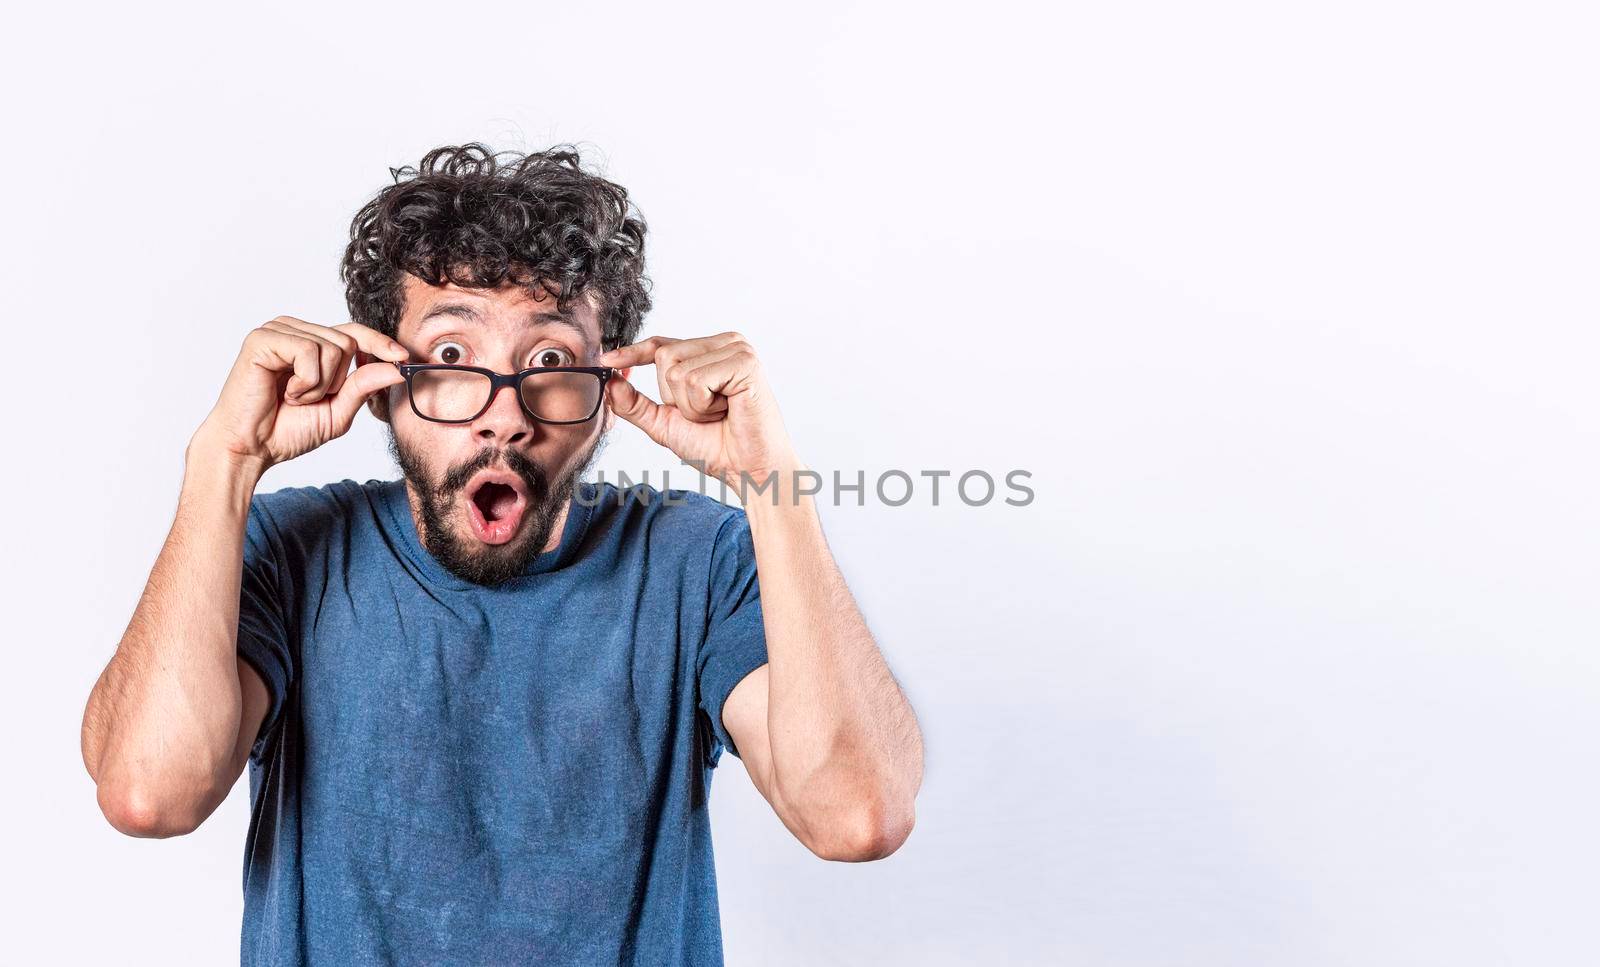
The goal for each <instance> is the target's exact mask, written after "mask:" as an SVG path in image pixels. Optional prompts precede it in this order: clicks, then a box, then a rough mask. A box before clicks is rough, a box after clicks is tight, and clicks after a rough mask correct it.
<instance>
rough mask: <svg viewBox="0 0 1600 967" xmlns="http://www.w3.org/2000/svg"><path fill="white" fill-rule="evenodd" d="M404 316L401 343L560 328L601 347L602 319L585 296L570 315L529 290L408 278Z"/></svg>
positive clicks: (509, 286)
mask: <svg viewBox="0 0 1600 967" xmlns="http://www.w3.org/2000/svg"><path fill="white" fill-rule="evenodd" d="M402 286H403V291H404V294H405V302H404V305H405V311H404V312H403V313H402V314H401V317H400V323H399V325H398V326H397V327H396V328H397V330H398V332H397V335H398V336H399V337H400V338H401V339H405V338H408V337H413V336H417V335H421V334H423V333H426V332H431V331H433V330H435V329H440V328H451V329H461V328H464V327H478V328H482V329H485V330H489V331H498V332H501V333H503V334H504V335H506V336H508V337H510V338H516V337H517V336H519V335H521V334H523V333H524V332H528V331H532V330H533V329H535V328H539V329H549V328H552V327H554V328H560V329H565V330H568V331H570V332H571V333H572V334H574V335H577V336H579V337H581V338H582V339H583V340H584V341H585V342H587V343H589V344H590V345H599V343H600V321H599V313H598V312H597V311H596V310H595V307H594V300H593V299H592V297H591V294H590V293H584V296H583V297H582V298H581V299H578V300H577V301H576V302H575V303H574V304H573V305H572V306H570V307H569V308H568V310H567V312H566V313H565V314H563V313H562V312H561V310H560V309H559V308H558V307H557V306H556V300H555V298H554V297H553V296H550V295H547V294H545V293H542V292H541V293H540V294H539V297H538V298H535V296H534V295H533V294H532V293H530V292H529V291H528V290H527V289H526V288H524V287H522V286H516V285H503V286H500V287H499V288H497V289H488V288H470V287H464V286H458V285H456V284H455V283H453V282H446V283H445V284H444V285H430V284H428V283H427V282H424V281H422V280H421V279H419V278H417V277H416V276H414V275H409V274H407V275H406V276H405V277H404V280H403V282H402Z"/></svg>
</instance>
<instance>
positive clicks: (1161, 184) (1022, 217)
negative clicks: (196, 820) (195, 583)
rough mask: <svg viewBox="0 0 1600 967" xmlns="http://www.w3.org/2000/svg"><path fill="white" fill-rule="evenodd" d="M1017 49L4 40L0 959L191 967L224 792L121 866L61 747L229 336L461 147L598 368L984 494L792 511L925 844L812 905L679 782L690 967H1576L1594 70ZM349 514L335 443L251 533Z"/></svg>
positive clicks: (130, 21) (903, 14) (332, 36)
mask: <svg viewBox="0 0 1600 967" xmlns="http://www.w3.org/2000/svg"><path fill="white" fill-rule="evenodd" d="M1044 6H1045V5H1038V6H1027V7H1024V6H1021V5H1008V4H998V3H990V4H983V5H979V6H975V7H967V8H964V9H959V10H958V9H954V8H951V9H939V8H936V7H931V6H928V5H922V4H919V5H905V6H900V7H889V6H867V5H862V6H851V5H822V6H818V5H814V4H813V5H807V6H805V7H803V8H802V7H800V6H794V7H792V8H791V9H789V10H787V11H784V12H778V11H768V12H760V11H757V10H755V9H753V8H752V7H751V6H750V5H743V4H727V5H719V6H713V7H697V8H694V9H688V8H684V7H682V6H679V5H668V4H638V5H619V4H610V5H607V6H606V8H605V13H604V15H603V16H600V15H598V14H592V13H588V12H579V11H578V5H560V6H554V5H543V6H541V5H536V4H465V5H456V6H450V5H442V4H426V5H415V6H406V5H388V6H369V7H366V8H362V9H357V8H353V7H352V8H345V7H343V6H341V5H335V4H319V5H315V6H314V7H311V8H308V9H299V10H296V9H293V8H291V7H286V6H284V5H272V6H271V7H270V8H267V7H259V8H252V9H251V11H250V12H246V11H245V10H244V9H241V8H236V7H232V6H227V7H224V6H218V5H207V6H203V7H202V6H195V7H192V8H189V9H186V10H183V11H171V12H166V13H161V12H155V11H152V10H149V9H147V8H144V7H142V6H141V5H122V6H120V7H118V8H114V9H113V8H109V7H108V8H106V9H95V10H89V9H76V10H69V9H65V8H56V9H55V10H54V12H51V13H41V12H39V11H37V10H36V11H34V12H32V13H20V14H19V13H15V12H14V13H13V14H12V15H11V18H12V19H10V20H9V22H8V25H7V29H6V38H5V40H4V41H3V44H4V56H3V57H0V75H3V77H0V80H3V89H4V90H5V95H4V96H5V99H6V116H7V119H8V120H7V124H6V128H5V130H4V133H3V135H0V137H4V139H5V140H6V141H7V142H8V143H7V144H6V145H5V147H6V150H5V151H4V152H3V161H0V165H3V171H0V176H3V178H0V186H3V187H4V225H5V230H4V232H3V233H0V246H3V247H4V249H3V252H0V265H4V266H5V271H6V273H7V275H6V278H5V281H4V293H5V311H4V320H5V332H6V337H7V344H8V347H9V353H8V357H7V359H8V362H7V371H6V378H5V379H4V380H3V381H0V386H3V387H4V404H5V408H6V410H5V412H6V420H5V426H6V428H7V438H8V446H7V447H6V472H5V474H4V478H3V486H4V488H5V489H4V493H3V495H0V496H3V499H4V506H5V508H6V511H7V513H6V520H5V538H6V539H5V546H6V548H7V553H6V554H5V555H4V558H3V562H0V566H3V567H4V569H5V574H4V578H5V580H4V593H5V596H6V598H5V601H4V607H5V614H6V634H5V637H6V640H7V647H6V656H7V658H8V663H7V668H6V678H7V687H6V689H5V693H6V697H5V700H4V701H3V702H0V715H3V722H0V725H3V733H0V734H3V735H4V736H5V740H6V741H5V742H4V746H3V749H4V751H3V755H4V756H5V762H4V775H5V776H6V777H7V781H6V785H5V795H4V797H3V798H0V803H3V805H0V810H3V813H0V821H3V828H4V831H5V839H6V843H7V845H6V848H5V858H4V862H3V864H0V877H3V878H4V879H3V881H0V883H3V887H0V889H3V891H4V895H3V896H0V906H3V908H4V909H5V910H6V911H7V917H6V919H7V921H8V922H9V923H10V924H11V926H10V927H9V928H8V929H7V931H6V941H5V946H6V950H7V953H6V955H5V959H6V960H8V961H12V962H16V963H45V962H51V963H68V962H70V963H97V962H117V963H136V964H162V965H166V964H223V963H229V962H232V961H233V960H234V959H235V958H236V957H237V955H238V940H239V936H238V935H239V925H240V914H241V902H242V901H241V893H240V885H241V869H242V858H243V843H244V834H245V827H246V824H247V820H248V814H247V803H246V796H247V789H246V784H245V783H244V782H243V781H241V783H240V785H239V786H238V787H237V788H236V789H235V791H234V794H233V796H232V798H230V799H229V800H228V801H227V802H226V803H225V804H224V805H223V807H222V808H221V809H219V810H218V812H217V813H216V814H215V815H213V816H212V817H211V818H210V819H209V820H208V821H207V822H206V823H205V825H204V826H203V827H202V828H201V829H200V830H199V831H198V832H196V833H195V834H193V835H191V836H187V837H182V838H178V839H172V840H165V841H139V840H133V839H128V838H125V837H122V836H120V835H119V834H117V833H116V832H115V831H114V830H112V829H111V827H110V826H109V825H107V824H106V822H105V821H104V819H103V818H102V817H101V816H100V814H99V812H98V810H97V809H96V806H95V799H94V790H93V786H92V784H91V782H90V780H89V779H88V777H87V774H86V773H85V772H84V769H83V766H82V763H81V761H80V759H79V753H78V728H79V722H80V716H81V714H82V710H83V704H84V701H85V699H86V698H87V695H88V691H89V688H90V686H91V685H92V683H93V681H94V679H95V676H96V675H97V674H98V673H99V671H100V669H101V667H102V666H103V665H104V663H105V661H106V660H107V659H108V658H109V656H110V654H111V652H112V650H113V649H114V647H115V645H116V643H117V641H118V639H119V638H120V637H121V634H122V631H123V629H124V627H125V625H126V622H127V620H128V617H129V616H130V615H131V613H132V611H133V608H134V605H135V603H136V602H137V599H138V596H139V593H140V591H141V589H142V587H143V584H144V581H145V578H146V576H147V575H148V572H149V568H150V565H151V564H152V562H153V561H154V559H155V555H156V553H157V551H158V550H159V548H160V545H161V542H162V540H163V539H164V537H165V535H166V532H167V528H168V526H169V525H170V523H171V514H172V511H173V508H174V505H175V501H176V497H177V488H178V484H179V481H180V475H181V470H182V456H183V446H184V444H185V443H186V441H187V440H188V437H189V434H190V433H191V432H192V431H193V429H194V427H195V426H196V425H197V424H198V423H199V421H200V420H201V418H202V417H203V416H204V415H205V414H206V412H207V411H208V410H209V408H210V406H211V404H212V403H213V402H214V400H215V398H216V393H217V390H218V389H219V387H220V386H221V382H222V379H223V377H224V376H225V374H226V372H227V370H228V367H229V365H230V364H231V362H232V360H233V358H234V356H235V354H236V353H237V351H238V348H239V344H240V342H241V340H242V339H243V337H244V335H245V333H246V332H247V331H248V330H249V329H250V328H252V327H254V326H256V325H259V324H260V323H261V322H263V321H265V320H267V319H268V318H271V317H272V316H274V315H277V314H280V313H286V314H291V315H296V316H300V317H302V318H306V319H310V320H313V321H319V322H325V323H335V322H342V321H344V320H345V319H346V316H345V314H344V303H343V293H342V289H341V288H340V285H339V282H338V279H337V265H338V260H339V256H340V253H341V250H342V246H343V244H344V240H345V233H346V229H347V225H348V221H349V218H350V216H351V215H352V214H353V213H354V212H355V210H356V209H357V208H358V207H359V206H360V204H361V203H362V202H363V201H364V200H365V199H366V198H367V197H368V196H369V195H370V194H371V193H372V192H373V191H375V190H377V189H378V188H379V187H381V186H382V185H383V184H384V183H386V182H387V181H388V172H387V169H388V167H389V166H391V165H400V164H405V163H410V162H415V161H416V160H417V159H419V158H420V157H421V155H422V153H423V152H424V151H425V150H426V149H428V148H430V147H433V146H435V145H438V144H446V143H459V142H462V141H468V140H476V139H481V140H485V141H488V142H489V143H491V144H492V145H494V146H495V147H498V148H517V149H529V148H534V149H537V148H541V147H545V146H547V145H548V144H550V143H553V142H557V141H574V142H578V143H579V144H580V146H583V147H584V148H585V153H586V155H588V156H589V157H591V158H592V159H593V161H594V163H595V164H596V165H597V166H601V167H603V169H604V171H605V172H606V173H607V174H608V175H609V176H610V177H612V178H613V179H615V180H617V181H620V182H621V183H623V184H625V185H626V186H627V187H628V188H629V189H630V190H631V191H632V193H633V195H634V197H635V199H636V200H637V201H638V203H639V205H640V207H641V208H642V210H643V212H644V214H645V216H646V218H647V219H648V221H649V224H650V228H651V235H650V240H649V243H648V253H649V262H650V272H651V275H652V277H653V278H654V280H655V283H656V287H655V295H656V299H657V307H656V310H655V311H654V313H652V315H651V316H650V317H649V318H648V320H647V328H646V332H647V333H667V334H673V335H680V336H686V335H701V334H707V333H712V332H718V331H722V330H725V329H730V328H737V329H739V330H741V331H743V332H744V333H746V334H747V335H749V336H750V337H751V338H752V340H753V341H754V342H755V344H756V346H757V348H758V350H759V351H760V352H761V353H762V355H763V358H764V359H765V362H766V365H767V367H768V370H769V373H770V375H771V378H772V380H773V381H774V383H775V386H776V388H777V391H778V394H779V399H780V400H781V403H782V406H783V410H784V413H785V416H786V418H787V420H788V422H789V425H790V428H791V431H792V433H793V434H794V436H795V438H796V439H797V440H798V442H799V444H800V446H801V448H802V453H803V455H804V456H805V458H806V459H807V460H808V461H809V462H810V463H811V464H812V465H814V466H816V467H818V468H820V469H824V470H833V469H840V470H843V471H846V472H849V473H853V472H854V471H855V470H858V469H861V470H865V471H867V472H868V473H869V474H871V475H875V474H877V473H879V472H882V471H884V470H887V469H893V468H903V469H908V470H911V471H913V472H915V471H917V470H921V469H950V470H954V471H957V472H961V471H964V470H969V469H982V470H986V471H989V472H991V473H995V474H997V475H999V474H1003V473H1004V472H1006V471H1008V470H1011V469H1016V468H1022V469H1027V470H1029V471H1031V472H1032V474H1033V478H1032V485H1033V487H1034V489H1035V492H1036V499H1035V501H1034V502H1033V503H1032V504H1031V505H1030V506H1028V507H1025V508H1017V507H1008V506H1005V505H1004V504H1000V503H998V502H996V503H994V504H991V505H989V506H986V507H981V508H974V507H967V506H964V505H962V504H960V503H959V502H958V501H952V500H950V499H949V498H948V494H946V495H945V496H944V499H942V500H941V502H940V505H939V506H937V507H935V506H932V504H931V500H930V499H929V495H928V494H927V492H926V491H920V492H919V493H918V494H917V496H916V498H915V499H913V501H912V502H911V503H909V504H907V505H906V506H904V507H900V508H887V507H883V506H881V505H880V506H871V505H869V506H868V507H864V508H856V507H853V506H851V507H843V508H837V509H834V508H829V509H828V510H827V511H826V517H825V522H826V526H827V528H828V533H829V536H830V539H831V540H832V542H833V546H834V548H835V550H836V553H837V554H838V556H839V558H840V561H841V564H842V566H843V568H844V570H845V572H846V575H847V576H848V578H849V579H850V582H851V585H852V587H853V588H854V589H855V592H856V594H857V596H858V597H859V599H860V601H861V603H862V606H863V608H864V610H865V612H866V614H867V616H868V619H869V622H870V623H871V625H872V627H873V629H874V631H875V632H876V634H877V636H878V638H879V640H880V642H881V644H882V647H883V650H884V652H885V653H886V655H887V656H888V658H889V660H890V662H891V665H892V667H893V668H894V669H895V671H896V673H897V674H898V675H899V677H900V679H901V681H902V682H903V684H904V686H905V688H906V689H907V691H908V693H909V694H910V696H911V698H912V701H913V703H914V704H915V706H916V709H917V711H918V713H919V715H920V717H921V721H922V725H923V728H924V730H925V734H926V739H927V776H926V782H925V785H924V787H923V792H922V795H921V797H920V799H919V801H918V823H917V827H916V831H915V832H914V833H913V835H912V837H911V839H910V840H909V842H908V843H907V845H906V846H905V847H904V848H903V849H902V850H901V851H900V852H899V853H898V854H896V855H895V856H893V857H891V858H890V859H888V860H886V861H883V862H879V863H873V864H867V865H848V864H827V863H824V862H822V861H820V860H818V859H816V858H814V857H813V856H811V855H810V854H809V853H808V852H806V851H805V849H804V848H803V847H802V846H801V845H800V844H799V843H798V842H796V841H795V840H794V839H793V838H792V837H790V836H789V834H788V833H786V832H785V831H784V829H783V828H782V826H781V825H780V824H779V823H778V821H777V820H776V818H775V817H774V816H773V815H772V814H771V812H770V810H769V809H768V808H767V807H766V805H765V803H764V802H763V801H762V800H761V799H760V797H759V796H758V795H757V794H756V793H755V792H754V790H753V787H751V785H750V784H749V782H748V780H747V778H746V777H745V776H744V775H743V772H742V767H741V766H740V765H739V763H738V761H737V760H736V759H733V758H731V757H728V758H725V759H724V760H723V762H724V763H725V764H726V766H727V767H726V768H721V769H719V770H718V771H717V773H716V778H715V782H714V783H713V787H714V796H713V800H712V811H713V817H714V821H713V825H714V828H715V830H716V853H717V860H718V873H719V877H720V886H721V892H722V918H723V930H724V936H725V942H726V947H727V954H728V961H729V963H731V964H764V965H788V964H797V965H798V964H823V963H826V964H919V965H922V964H964V963H983V964H999V963H1009V964H1032V963H1040V964H1043V963H1074V964H1092V965H1147V964H1183V965H1190V964H1205V965H1212V964H1216V965H1236V964H1268V965H1284V964H1293V965H1323V964H1329V965H1332V964H1360V965H1380V964H1395V965H1414V964H1424V963H1429V964H1441V963H1451V964H1457V965H1468V964H1474V965H1475V964H1502V963H1516V964H1540V965H1550V964H1592V963H1595V962H1596V959H1597V958H1600V940H1597V938H1596V935H1595V933H1594V928H1593V921H1592V916H1593V914H1594V910H1595V907H1596V900H1597V886H1596V879H1595V870H1596V868H1597V866H1600V836H1597V834H1596V832H1595V818H1596V816H1597V815H1600V779H1597V777H1596V772H1595V765H1594V763H1595V755H1594V739H1595V736H1596V734H1597V729H1600V659H1597V657H1596V650H1595V649H1596V645H1597V643H1600V635H1597V631H1600V620H1597V612H1596V607H1595V598H1596V593H1595V592H1596V583H1597V582H1596V578H1597V572H1600V568H1597V566H1596V564H1597V561H1596V557H1597V548H1600V543H1597V537H1600V533H1597V531H1600V526H1597V525H1600V514H1597V511H1596V507H1595V497H1596V492H1597V484H1600V472H1597V471H1600V460H1597V456H1596V452H1597V451H1596V442H1597V436H1600V432H1597V431H1600V425H1597V412H1600V410H1597V402H1600V401H1597V399H1596V396H1597V393H1596V388H1595V379H1594V370H1595V361H1596V352H1597V350H1600V337H1597V334H1596V333H1597V330H1596V322H1597V312H1596V309H1597V294H1596V293H1597V281H1600V279H1597V265H1600V262H1597V257H1600V233H1597V225H1600V190H1597V172H1600V140H1597V133H1596V132H1597V127H1596V119H1597V110H1596V108H1597V105H1596V96H1595V95H1596V93H1597V91H1600V70H1597V68H1596V58H1595V47H1596V40H1597V36H1596V26H1597V24H1596V21H1595V19H1594V17H1593V16H1592V15H1591V14H1589V13H1587V12H1584V11H1582V10H1581V9H1580V5H1579V4H1576V3H1574V4H1569V5H1565V6H1562V5H1552V4H1541V3H1520V4H1515V5H1512V4H1508V3H1507V4H1498V5H1495V4H1460V3H1442V2H1441V3H1435V4H1424V3H1416V2H1385V3H1348V2H1346V3H1339V4H1332V3H1327V4H1320V5H1314V6H1308V5H1299V4H1295V5H1286V4H1277V3H1258V4H1248V3H1238V2H1228V3H1212V4H1178V3H1174V4H1169V5H1153V4H1146V3H1133V4H1125V3H1124V4H1105V3H1100V4H1080V5H1075V6H1072V7H1060V6H1054V5H1052V6H1053V9H1054V12H1050V13H1046V12H1044V10H1043V7H1044ZM585 9H586V10H587V9H588V8H585ZM1591 9H1592V8H1591ZM635 380H636V381H637V382H639V383H640V385H642V386H645V387H647V388H649V389H651V390H652V391H653V389H654V382H653V376H651V375H650V374H649V373H648V371H644V372H641V373H638V374H636V375H635ZM674 464H675V461H673V460H672V458H670V457H669V456H666V455H665V454H664V453H661V452H659V451H657V450H656V449H655V448H653V447H652V446H651V445H649V444H648V442H647V441H645V440H643V438H642V437H640V436H639V435H638V434H637V433H636V432H635V431H633V430H632V428H630V427H623V428H621V429H619V430H618V431H617V432H616V434H615V440H614V442H613V444H612V446H611V448H610V450H609V451H608V453H607V455H606V459H605V465H607V466H610V467H628V468H638V467H640V466H655V467H671V466H673V465H674ZM683 472H684V473H687V471H683ZM396 475H397V471H396V470H395V469H394V468H393V467H392V466H391V465H390V464H389V462H388V459H387V457H386V455H385V453H384V450H383V445H382V437H381V435H380V433H379V431H378V424H377V423H376V422H375V421H373V420H372V419H371V418H370V417H368V416H365V415H364V416H363V417H362V419H361V421H360V422H358V424H357V426H356V427H355V429H354V430H353V431H352V432H351V434H350V435H349V436H347V437H346V438H344V439H341V440H338V441H336V442H334V443H332V444H330V445H328V446H327V447H325V448H323V449H321V450H319V451H317V452H315V453H313V454H311V455H309V456H307V457H305V458H303V459H301V460H298V461H295V462H293V463H291V464H288V465H285V466H282V467H279V468H275V469H274V470H273V471H272V472H271V473H270V474H269V476H268V478H267V479H266V480H265V481H264V482H263V484H262V486H263V488H271V489H276V488H277V487H281V486H288V485H291V484H321V483H325V482H328V481H331V480H338V479H341V478H345V477H349V478H353V479H356V480H365V479H368V478H372V477H378V478H392V477H394V476H396ZM675 485H677V484H675Z"/></svg>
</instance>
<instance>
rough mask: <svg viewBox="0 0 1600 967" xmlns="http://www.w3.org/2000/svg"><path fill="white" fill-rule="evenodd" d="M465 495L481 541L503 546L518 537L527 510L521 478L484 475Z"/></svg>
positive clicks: (501, 474) (493, 474)
mask: <svg viewBox="0 0 1600 967" xmlns="http://www.w3.org/2000/svg"><path fill="white" fill-rule="evenodd" d="M466 493H467V512H468V517H469V518H470V519H471V521H472V532H473V534H475V535H476V536H477V538H478V540H480V541H483V542H484V543H485V544H504V543H505V542H506V541H509V540H511V538H512V537H513V536H515V534H516V533H517V528H518V526H520V525H521V523H522V515H523V512H524V511H526V510H527V508H528V498H527V494H526V492H525V487H524V484H523V483H522V481H521V480H520V479H518V478H517V477H515V476H513V475H511V474H506V473H500V472H488V473H484V474H482V475H480V476H479V477H478V478H477V479H476V480H474V481H473V482H472V483H470V484H468V485H467V488H466Z"/></svg>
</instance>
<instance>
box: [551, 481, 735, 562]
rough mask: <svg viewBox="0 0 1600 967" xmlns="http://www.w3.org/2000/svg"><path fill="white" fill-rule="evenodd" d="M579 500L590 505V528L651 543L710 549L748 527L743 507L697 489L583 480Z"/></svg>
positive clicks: (626, 538)
mask: <svg viewBox="0 0 1600 967" xmlns="http://www.w3.org/2000/svg"><path fill="white" fill-rule="evenodd" d="M580 499H582V500H583V501H585V502H586V503H588V505H589V506H590V507H592V508H593V509H592V513H593V515H594V516H593V520H592V523H591V525H590V526H591V529H593V530H600V531H605V532H610V533H615V534H617V535H619V536H620V537H622V538H623V539H625V540H643V541H646V542H647V543H648V544H650V545H652V546H654V545H657V544H663V543H669V544H670V545H672V546H679V547H683V546H689V547H699V548H703V549H704V550H705V551H707V552H709V551H710V550H711V549H712V548H713V547H714V546H716V545H717V544H718V543H719V542H722V541H726V540H728V539H729V537H730V536H731V535H732V534H734V533H735V532H737V531H738V530H740V529H744V530H748V528H749V524H748V522H747V521H746V520H745V513H744V510H743V508H740V507H736V506H733V505H730V504H725V503H723V502H722V501H720V500H718V499H716V498H715V497H712V496H710V495H709V494H704V493H701V492H699V491H697V490H679V489H675V488H665V489H658V488H656V487H653V486H651V485H650V484H648V483H638V484H634V485H632V486H630V487H627V488H619V487H617V486H616V485H615V484H612V483H610V482H608V481H601V482H599V483H585V484H584V485H583V490H582V491H581V494H580Z"/></svg>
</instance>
